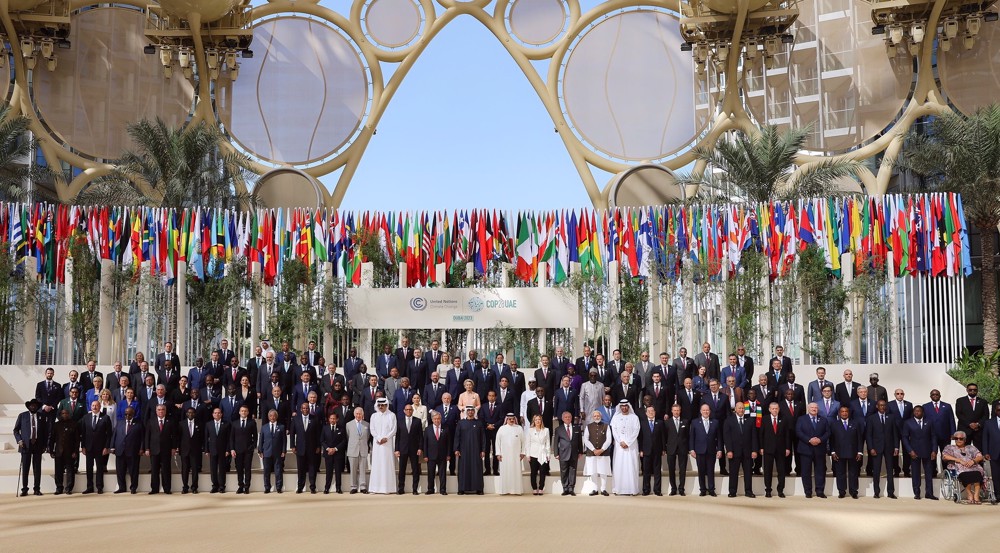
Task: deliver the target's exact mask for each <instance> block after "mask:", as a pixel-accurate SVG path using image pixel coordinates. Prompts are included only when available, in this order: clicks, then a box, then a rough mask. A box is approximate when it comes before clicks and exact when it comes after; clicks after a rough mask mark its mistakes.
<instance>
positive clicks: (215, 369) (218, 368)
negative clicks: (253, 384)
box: [175, 351, 240, 386]
mask: <svg viewBox="0 0 1000 553" xmlns="http://www.w3.org/2000/svg"><path fill="white" fill-rule="evenodd" d="M235 357H236V356H235V355H232V356H230V359H233V358H235ZM199 361H201V357H199V358H198V360H197V361H195V365H196V366H197V365H198V362H199ZM231 363H232V361H230V362H229V363H225V364H223V363H222V361H221V359H220V357H219V352H218V351H213V352H212V353H211V354H210V355H209V358H208V363H206V364H205V365H204V369H205V373H206V374H210V375H212V376H214V377H215V378H216V379H218V380H221V381H222V383H223V385H224V386H228V385H229V384H230V383H233V384H236V385H237V386H239V384H240V379H239V376H235V377H234V376H233V375H232V371H231V370H230V368H231V367H232V364H231ZM236 367H237V368H239V363H237V365H236ZM175 368H179V367H175ZM226 372H229V373H230V374H229V377H228V378H227V377H226Z"/></svg>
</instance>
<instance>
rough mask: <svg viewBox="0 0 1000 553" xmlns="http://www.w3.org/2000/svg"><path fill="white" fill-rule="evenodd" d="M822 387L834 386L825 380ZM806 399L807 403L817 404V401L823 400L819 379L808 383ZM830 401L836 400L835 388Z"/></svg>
mask: <svg viewBox="0 0 1000 553" xmlns="http://www.w3.org/2000/svg"><path fill="white" fill-rule="evenodd" d="M823 385H824V386H827V385H829V386H834V384H833V381H831V380H826V379H824V380H823ZM806 399H807V400H808V401H809V403H814V402H818V401H819V400H821V399H823V388H821V387H820V385H819V379H816V380H813V381H812V382H810V383H809V388H808V389H807V390H806ZM832 399H837V394H836V387H834V394H833V396H832Z"/></svg>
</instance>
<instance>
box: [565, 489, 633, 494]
mask: <svg viewBox="0 0 1000 553" xmlns="http://www.w3.org/2000/svg"><path fill="white" fill-rule="evenodd" d="M562 494H563V495H569V490H563V493H562ZM642 495H649V492H646V493H644V494H642Z"/></svg>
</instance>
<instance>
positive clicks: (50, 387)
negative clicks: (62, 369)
mask: <svg viewBox="0 0 1000 553" xmlns="http://www.w3.org/2000/svg"><path fill="white" fill-rule="evenodd" d="M55 374H56V371H55V369H53V368H52V367H49V368H47V369H45V380H43V381H41V382H39V383H38V384H37V385H36V386H35V399H37V400H38V401H40V402H41V403H42V406H41V409H40V410H39V411H38V412H39V414H40V415H43V416H45V417H46V418H47V419H48V422H49V424H50V425H51V424H52V423H54V422H55V420H56V407H58V406H59V402H60V401H62V400H63V398H64V397H65V396H63V387H62V385H61V384H59V383H58V382H56V381H55V380H53V379H52V378H53V377H54V376H55Z"/></svg>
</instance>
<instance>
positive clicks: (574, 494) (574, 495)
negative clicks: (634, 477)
mask: <svg viewBox="0 0 1000 553" xmlns="http://www.w3.org/2000/svg"><path fill="white" fill-rule="evenodd" d="M569 495H571V496H573V497H576V492H574V491H570V492H569ZM656 495H662V494H656Z"/></svg>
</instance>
